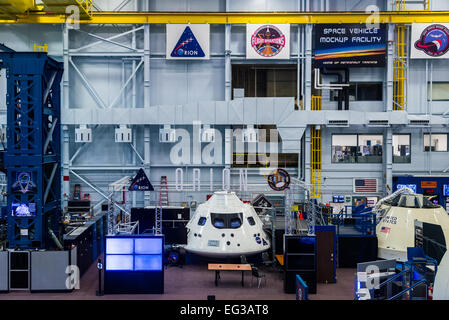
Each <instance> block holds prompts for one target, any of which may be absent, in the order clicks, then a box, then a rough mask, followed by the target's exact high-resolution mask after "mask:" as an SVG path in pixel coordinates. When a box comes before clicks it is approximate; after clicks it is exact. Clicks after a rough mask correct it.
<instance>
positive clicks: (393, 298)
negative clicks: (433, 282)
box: [387, 279, 429, 300]
mask: <svg viewBox="0 0 449 320" xmlns="http://www.w3.org/2000/svg"><path fill="white" fill-rule="evenodd" d="M423 283H424V284H425V285H426V290H425V292H426V294H425V299H426V300H427V299H429V291H428V288H429V282H428V281H427V280H425V279H423V280H420V281H418V282H416V283H415V284H414V285H412V286H410V287H408V288H406V289H405V290H402V291H401V292H399V293H398V294H396V295H394V296H392V297H390V298H388V299H387V300H395V299H397V298H399V297H402V296H403V295H404V294H406V293H407V292H410V300H413V292H412V290H413V289H414V288H416V287H417V286H419V285H421V284H423Z"/></svg>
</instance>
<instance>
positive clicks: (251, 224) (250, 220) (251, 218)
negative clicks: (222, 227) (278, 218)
mask: <svg viewBox="0 0 449 320" xmlns="http://www.w3.org/2000/svg"><path fill="white" fill-rule="evenodd" d="M248 223H249V225H250V226H254V225H255V224H256V221H254V218H253V217H249V218H248Z"/></svg>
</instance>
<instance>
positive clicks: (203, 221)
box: [198, 217, 207, 226]
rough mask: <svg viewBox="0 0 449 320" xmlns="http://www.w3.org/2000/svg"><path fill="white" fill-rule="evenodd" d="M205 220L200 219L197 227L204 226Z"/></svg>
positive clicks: (203, 218)
mask: <svg viewBox="0 0 449 320" xmlns="http://www.w3.org/2000/svg"><path fill="white" fill-rule="evenodd" d="M206 220H207V218H205V217H200V219H199V220H198V225H199V226H204V225H205V224H206Z"/></svg>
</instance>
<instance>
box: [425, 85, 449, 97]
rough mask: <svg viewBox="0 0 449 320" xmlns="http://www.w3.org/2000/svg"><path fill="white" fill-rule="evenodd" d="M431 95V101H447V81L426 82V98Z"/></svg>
mask: <svg viewBox="0 0 449 320" xmlns="http://www.w3.org/2000/svg"><path fill="white" fill-rule="evenodd" d="M430 95H432V100H433V101H449V82H433V83H432V86H431V85H430V82H429V83H428V84H427V100H429V101H430V100H431V99H430Z"/></svg>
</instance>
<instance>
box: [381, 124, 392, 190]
mask: <svg viewBox="0 0 449 320" xmlns="http://www.w3.org/2000/svg"><path fill="white" fill-rule="evenodd" d="M392 188H393V130H392V129H391V128H387V129H386V130H385V186H384V188H383V189H384V194H385V195H387V194H389V193H391V192H392Z"/></svg>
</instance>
